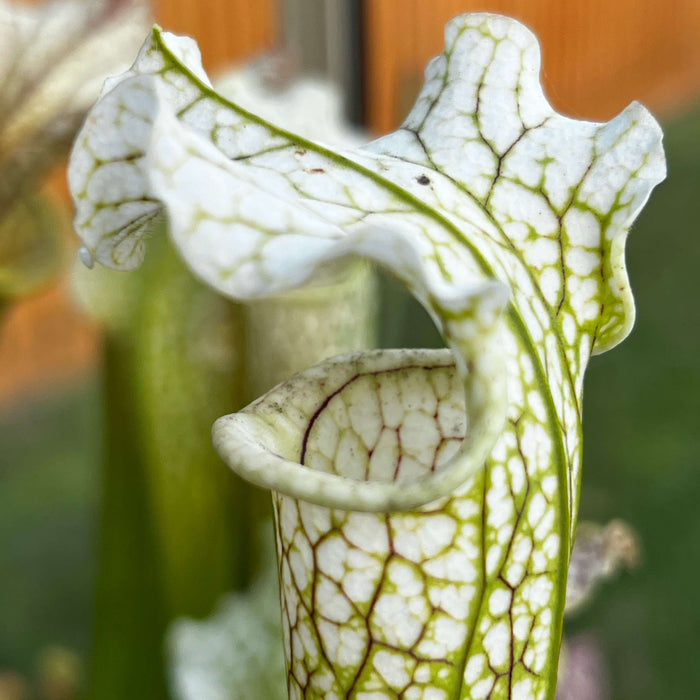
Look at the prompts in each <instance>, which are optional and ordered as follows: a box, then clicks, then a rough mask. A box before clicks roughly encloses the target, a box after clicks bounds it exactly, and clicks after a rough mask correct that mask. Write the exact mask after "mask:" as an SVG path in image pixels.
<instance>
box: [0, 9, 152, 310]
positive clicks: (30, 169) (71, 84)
mask: <svg viewBox="0 0 700 700" xmlns="http://www.w3.org/2000/svg"><path fill="white" fill-rule="evenodd" d="M147 20H148V13H147V10H146V6H145V4H144V2H143V1H142V0H90V1H89V2H88V1H87V0H65V1H60V2H59V1H54V2H45V3H42V4H38V5H35V4H31V5H30V4H28V3H21V2H7V0H0V299H2V298H11V297H15V296H19V295H22V294H24V293H26V292H28V291H30V290H31V289H32V288H34V287H36V286H37V285H39V284H41V283H42V282H43V281H44V280H46V279H47V278H49V277H51V276H52V274H53V273H54V271H55V270H56V269H57V267H59V266H60V262H61V260H62V255H61V251H62V249H63V247H64V244H63V242H62V240H61V238H60V234H58V233H57V231H59V230H60V229H61V225H60V224H59V223H57V222H56V220H55V219H56V217H57V216H58V212H56V211H51V206H50V205H49V204H47V202H46V201H43V200H41V199H37V198H36V196H35V191H36V189H37V187H38V185H39V183H40V182H41V180H42V178H43V177H44V176H45V175H46V174H47V172H48V171H49V170H50V169H51V168H52V167H53V166H54V165H56V164H57V162H58V161H59V160H60V159H61V158H63V157H64V156H65V155H66V154H67V152H68V148H69V146H70V143H71V141H72V140H73V137H74V136H75V133H76V131H77V130H78V128H79V127H80V124H81V123H82V121H83V119H84V118H85V114H86V111H87V109H88V108H89V107H90V105H91V104H92V103H93V102H94V101H95V99H96V98H97V96H98V94H99V90H100V86H101V85H102V82H103V80H104V78H105V76H106V75H108V74H110V73H114V72H115V71H119V70H122V69H124V68H126V66H127V65H128V58H129V57H130V56H131V55H132V54H133V52H134V50H135V49H136V48H137V47H138V45H139V43H140V39H141V37H142V35H143V32H144V30H145V27H146V24H147Z"/></svg>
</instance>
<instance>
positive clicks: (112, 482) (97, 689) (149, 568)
mask: <svg viewBox="0 0 700 700" xmlns="http://www.w3.org/2000/svg"><path fill="white" fill-rule="evenodd" d="M132 359H133V352H132V348H131V347H130V346H129V344H128V343H126V342H124V340H123V339H121V338H115V337H114V336H108V337H107V339H106V341H105V353H104V393H105V399H106V400H105V436H104V440H105V456H104V461H103V467H102V483H101V497H100V519H99V534H98V538H99V550H98V572H97V592H96V600H95V622H94V632H93V634H94V638H93V649H92V659H91V668H90V678H89V690H90V692H89V697H91V698H96V699H97V700H112V699H114V700H122V699H123V698H130V697H133V698H136V697H147V698H156V699H157V698H164V697H166V696H167V694H166V690H165V676H164V672H163V657H162V635H163V632H164V630H165V616H164V610H163V607H162V598H161V590H160V581H159V572H158V567H157V562H156V559H155V557H154V550H155V537H154V531H153V522H152V519H151V518H150V511H149V509H148V506H147V492H146V478H145V469H144V464H143V462H142V459H141V456H142V455H141V451H140V449H139V439H138V432H139V426H138V424H137V421H135V419H134V414H133V411H132V402H133V390H134V385H133V372H132Z"/></svg>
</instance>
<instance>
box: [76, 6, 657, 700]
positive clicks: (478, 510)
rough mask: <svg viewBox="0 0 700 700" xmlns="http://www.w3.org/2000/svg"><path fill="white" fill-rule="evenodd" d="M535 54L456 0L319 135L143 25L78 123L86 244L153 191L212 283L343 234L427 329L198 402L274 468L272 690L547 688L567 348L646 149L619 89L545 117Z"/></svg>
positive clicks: (572, 377) (623, 301)
mask: <svg viewBox="0 0 700 700" xmlns="http://www.w3.org/2000/svg"><path fill="white" fill-rule="evenodd" d="M539 68H540V58H539V50H538V45H537V42H536V40H535V38H534V37H533V35H532V34H531V33H530V32H529V31H528V30H527V29H526V28H524V27H523V26H521V25H520V24H518V23H517V22H515V21H513V20H510V19H507V18H504V17H498V16H494V15H488V14H475V15H464V16H461V17H458V18H456V19H454V20H453V21H451V22H450V23H449V24H448V26H447V29H446V48H445V52H444V53H443V54H442V55H441V56H439V57H437V58H436V59H434V60H433V61H432V62H431V63H430V64H429V66H428V69H427V72H426V82H425V85H424V87H423V90H422V92H421V94H420V96H419V98H418V101H417V103H416V105H415V107H414V108H413V110H412V111H411V113H410V114H409V116H408V117H407V119H406V121H405V122H404V124H403V125H402V126H401V128H400V129H399V130H398V131H396V132H395V133H393V134H391V135H389V136H386V137H384V138H381V139H379V140H378V141H375V142H373V143H370V144H369V145H367V146H365V147H362V148H359V149H354V150H331V149H329V148H327V147H325V146H323V145H321V144H318V143H315V142H312V141H309V140H306V139H303V138H300V137H297V136H295V135H294V134H292V133H289V132H288V131H285V130H284V129H281V128H277V127H274V126H272V125H270V124H268V123H266V122H265V121H264V120H262V119H260V118H258V117H256V116H255V115H254V114H251V113H249V112H247V111H246V110H244V109H242V108H240V107H238V106H237V105H235V104H233V103H230V102H227V101H226V100H225V99H223V98H222V97H220V96H219V95H217V94H216V92H215V91H214V90H213V89H212V88H211V86H210V83H209V81H208V79H207V77H206V75H205V74H204V72H203V71H202V68H201V66H200V63H199V57H198V52H197V49H196V46H195V45H194V43H193V42H192V41H191V40H189V39H186V38H180V37H175V36H172V35H170V34H167V33H163V32H161V31H160V30H159V29H157V28H155V29H154V30H153V32H152V34H151V36H150V38H149V39H148V40H147V42H146V44H145V45H144V47H143V48H142V50H141V53H140V54H139V57H138V59H137V61H136V63H135V64H134V66H133V67H132V69H131V70H130V71H129V72H128V73H126V74H124V75H122V76H120V77H119V78H116V79H113V80H111V81H110V82H109V83H108V84H107V85H106V87H105V90H104V92H103V95H102V98H101V99H100V101H99V102H98V104H97V105H96V107H95V108H94V109H93V111H92V113H91V114H90V116H89V118H88V120H87V123H86V125H85V127H84V130H83V132H82V133H81V135H80V136H79V138H78V140H77V143H76V146H75V150H74V152H73V157H72V162H71V167H70V182H71V189H72V191H73V195H74V197H75V202H76V206H77V216H76V220H75V225H76V228H77V230H78V232H79V234H80V236H81V237H82V239H83V243H84V247H83V249H82V252H81V255H82V258H83V260H84V261H85V262H86V263H87V264H88V265H92V264H93V262H94V261H98V262H100V263H103V264H105V265H108V266H111V267H115V268H119V269H125V270H126V269H131V268H134V267H136V266H138V265H139V264H140V262H141V260H142V258H143V255H144V249H145V238H146V234H147V232H148V229H149V227H150V226H151V225H152V222H153V221H154V220H155V219H158V218H160V217H163V216H164V217H165V218H166V219H167V223H168V227H169V231H170V236H171V238H172V240H173V241H174V244H175V246H176V247H177V249H178V250H179V252H180V254H181V256H182V257H183V259H184V260H185V262H186V263H187V264H188V266H189V267H190V268H191V269H192V270H193V272H194V273H195V274H196V275H197V276H199V277H200V278H201V279H202V280H203V281H204V282H205V283H207V284H208V285H210V286H211V287H213V288H214V289H216V290H218V291H219V292H220V293H222V294H224V295H228V296H230V297H233V298H236V299H255V298H260V297H264V296H267V295H271V294H276V293H279V292H282V291H285V290H290V289H293V288H295V287H298V286H300V285H304V284H307V283H309V282H313V280H314V279H315V278H316V277H317V275H318V274H319V273H320V271H322V270H325V269H327V267H328V266H329V265H333V264H336V261H338V260H340V259H342V258H345V257H347V256H364V257H366V258H369V259H371V260H373V261H374V262H376V263H378V264H379V265H381V266H383V267H384V268H385V269H387V270H389V271H390V272H391V273H393V275H395V276H396V277H397V278H398V279H399V280H401V281H402V282H403V283H404V284H405V285H406V286H407V287H408V288H409V289H410V291H411V292H412V293H413V294H414V295H415V296H416V298H417V299H418V300H419V301H420V302H421V303H422V304H423V306H424V307H425V308H426V309H427V311H428V312H429V313H430V315H431V316H432V318H433V320H434V321H435V324H436V325H437V327H438V329H439V330H440V332H441V333H442V335H443V337H444V339H445V342H446V344H447V346H448V348H449V350H444V351H423V350H395V351H377V352H371V353H365V354H355V355H349V356H344V357H341V358H338V359H334V360H331V361H327V362H324V363H322V364H320V365H317V366H315V367H313V368H311V369H309V370H307V371H305V372H303V373H302V374H300V375H297V376H296V377H294V378H293V379H291V380H289V381H288V382H286V383H284V384H282V385H280V386H279V387H277V388H276V389H274V390H273V391H272V392H270V393H269V394H267V395H266V396H264V397H263V398H261V399H260V400H258V401H256V402H254V403H253V404H251V405H250V406H248V408H246V409H245V410H243V411H242V412H240V413H238V414H235V415H231V416H227V417H225V418H222V419H220V420H219V421H218V422H217V423H216V425H215V427H214V443H215V446H216V448H217V450H218V451H219V453H220V455H221V456H222V457H223V458H224V459H225V460H226V462H227V463H228V464H229V465H230V466H231V467H232V468H233V469H234V470H236V471H237V472H238V473H240V474H242V475H243V476H245V477H246V478H248V479H250V480H251V481H253V482H254V483H256V484H258V485H261V486H265V487H268V488H270V489H272V490H273V491H274V503H275V507H276V522H277V546H278V555H279V571H280V583H281V589H282V605H283V637H284V644H285V651H286V657H287V670H288V688H289V694H290V697H294V698H297V697H325V698H342V697H365V698H370V697H371V698H396V697H403V698H434V699H437V698H486V697H492V698H493V697H518V698H528V697H537V698H540V697H551V696H552V695H553V693H554V687H555V683H556V669H557V657H558V651H559V643H560V638H561V625H562V615H563V610H564V596H565V588H566V573H567V565H568V561H569V555H570V552H571V546H572V533H573V532H574V527H575V522H576V508H577V503H578V497H579V486H580V478H581V474H580V467H581V390H582V381H583V372H584V369H585V366H586V364H587V362H588V359H589V357H590V355H591V354H592V353H599V352H602V351H604V350H607V349H608V348H610V347H612V346H614V345H615V344H616V343H618V342H619V341H621V340H622V339H623V338H624V337H625V336H626V335H627V333H628V332H629V330H630V328H631V325H632V322H633V315H634V306H633V300H632V296H631V292H630V288H629V283H628V279H627V274H626V271H625V264H624V243H625V238H626V235H627V231H628V229H629V227H630V225H631V224H632V222H633V220H634V219H635V217H636V216H637V214H638V213H639V211H640V209H641V208H642V206H643V205H644V203H645V201H646V199H647V197H648V196H649V193H650V191H651V189H652V188H653V187H654V185H656V184H657V183H658V182H659V181H660V180H662V179H663V177H664V170H665V166H664V157H663V151H662V148H661V132H660V129H659V127H658V125H657V124H656V122H655V121H654V119H653V118H652V117H651V116H650V115H649V114H648V112H647V111H646V110H645V109H644V108H643V107H641V106H640V105H637V104H633V105H631V106H630V107H628V108H627V109H626V110H625V111H624V112H622V113H621V114H620V115H619V116H618V117H617V118H615V119H613V120H612V121H610V122H609V123H607V124H595V123H589V122H581V121H575V120H572V119H568V118H566V117H563V116H560V115H558V114H557V113H556V112H554V111H553V110H552V108H551V107H550V105H549V104H548V103H547V101H546V99H545V97H544V95H543V93H542V90H541V88H540V85H539V80H538V74H539ZM202 546H206V543H204V542H203V543H202Z"/></svg>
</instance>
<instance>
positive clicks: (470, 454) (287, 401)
mask: <svg viewBox="0 0 700 700" xmlns="http://www.w3.org/2000/svg"><path fill="white" fill-rule="evenodd" d="M477 420H478V419H477ZM480 420H481V422H483V421H484V420H487V421H488V420H493V421H497V418H496V417H494V416H482V417H481V418H480ZM475 422H476V421H472V420H471V417H469V416H467V415H466V413H465V396H464V385H463V383H462V377H460V375H459V373H458V371H457V369H456V367H455V363H454V357H453V355H452V353H451V352H450V351H449V350H378V351H370V352H363V353H354V354H350V355H343V356H339V357H336V358H333V359H331V360H327V361H325V362H322V363H320V364H318V365H315V366H313V367H311V368H309V369H307V370H305V371H304V372H301V373H299V374H297V375H295V376H294V377H292V378H291V379H289V380H288V381H286V382H283V383H282V384H280V385H278V386H277V387H275V388H274V389H272V390H271V391H270V392H268V393H267V394H266V395H265V396H263V397H262V398H260V399H258V400H257V401H255V402H254V403H252V404H251V405H250V406H248V407H247V408H245V409H244V410H243V411H241V412H240V413H238V414H233V415H230V416H225V417H223V418H220V419H219V420H218V421H217V422H216V423H215V424H214V428H213V440H214V446H215V448H216V449H217V451H218V452H219V454H220V455H221V457H222V458H223V459H224V460H225V461H226V462H227V463H228V464H229V466H231V467H232V468H233V469H234V471H236V472H237V473H238V474H240V475H241V476H243V477H244V478H246V479H248V480H249V481H252V482H253V483H255V484H257V485H259V486H263V487H266V488H270V489H272V490H274V491H277V492H279V493H281V494H283V495H287V496H290V497H293V498H299V499H301V500H304V501H309V502H311V503H315V504H318V505H323V506H327V507H334V508H341V509H345V510H359V511H375V512H376V511H405V510H411V509H415V508H418V507H420V506H423V505H425V504H427V503H431V502H433V501H435V500H437V499H439V498H441V497H444V496H449V495H450V493H451V492H452V491H453V490H454V489H455V488H457V487H458V486H459V485H460V484H461V483H463V482H464V481H465V480H466V479H467V478H468V477H469V476H470V475H471V474H473V473H474V471H476V468H478V467H480V466H481V465H482V464H483V462H484V460H485V459H486V457H487V455H488V452H489V450H490V448H491V446H492V444H493V439H492V438H493V434H494V432H495V428H494V426H491V427H490V429H489V430H487V431H484V429H483V426H481V428H480V429H479V426H477V431H476V432H477V434H476V436H473V435H472V431H473V430H474V423H475ZM497 428H498V429H500V426H497ZM470 438H471V439H470ZM487 443H488V444H487ZM465 447H466V448H467V449H466V450H465ZM475 465H476V466H475ZM465 467H466V469H465Z"/></svg>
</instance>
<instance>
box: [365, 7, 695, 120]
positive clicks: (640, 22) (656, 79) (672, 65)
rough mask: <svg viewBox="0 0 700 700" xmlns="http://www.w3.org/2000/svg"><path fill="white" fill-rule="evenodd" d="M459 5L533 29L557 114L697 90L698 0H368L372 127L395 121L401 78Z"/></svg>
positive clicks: (426, 53) (433, 45) (415, 68)
mask: <svg viewBox="0 0 700 700" xmlns="http://www.w3.org/2000/svg"><path fill="white" fill-rule="evenodd" d="M465 11H490V12H497V13H502V14H507V15H510V16H513V17H516V18H517V19H520V20H521V21H523V22H524V23H525V24H527V25H528V26H529V27H530V28H531V29H532V30H533V31H534V32H535V33H536V34H537V36H538V37H539V39H540V43H541V45H542V54H543V83H544V86H545V91H546V93H547V94H548V96H549V98H550V100H551V101H552V103H553V104H554V106H555V107H556V108H557V109H559V110H561V111H562V112H565V113H569V114H572V115H575V116H579V117H582V118H588V119H609V118H610V117H612V116H613V115H614V114H616V113H617V112H619V111H620V110H621V109H623V108H624V107H625V106H626V105H627V104H628V103H629V102H630V101H632V100H633V99H638V100H640V101H642V102H645V103H647V106H649V107H650V108H652V109H656V110H666V111H668V110H669V109H671V108H672V107H673V105H674V104H678V103H679V101H681V100H688V99H689V98H691V97H692V95H696V96H697V94H698V93H700V41H698V40H697V37H698V36H700V2H698V0H677V1H676V2H675V3H674V7H673V10H672V11H669V9H668V7H667V6H666V7H664V6H663V4H662V3H660V2H658V1H657V0H615V2H611V1H610V0H588V1H587V2H585V3H580V2H578V3H577V2H562V0H431V2H425V0H367V2H366V3H365V22H366V30H365V36H366V37H367V42H368V45H367V47H366V57H365V81H366V95H367V117H368V121H369V126H370V127H371V128H373V129H375V130H378V131H386V130H388V129H391V128H393V127H395V126H396V124H397V123H398V121H399V120H400V118H401V117H402V116H403V115H400V114H398V113H397V107H398V99H397V98H398V96H399V94H400V92H401V90H402V89H405V86H406V84H408V83H409V82H410V77H407V76H410V74H411V72H414V73H415V74H416V76H417V74H418V72H422V66H423V65H425V63H426V62H427V61H428V60H429V59H430V58H431V57H432V56H433V55H434V54H435V53H436V52H438V51H439V50H440V49H441V47H442V27H443V26H444V24H445V23H446V22H447V20H449V19H450V18H451V17H452V16H454V15H456V14H459V13H460V12H465ZM409 21H410V22H413V23H414V27H415V28H414V29H412V28H411V27H407V26H406V24H407V22H409ZM415 80H416V82H418V81H419V78H418V77H416V78H415ZM392 81H393V82H392Z"/></svg>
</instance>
